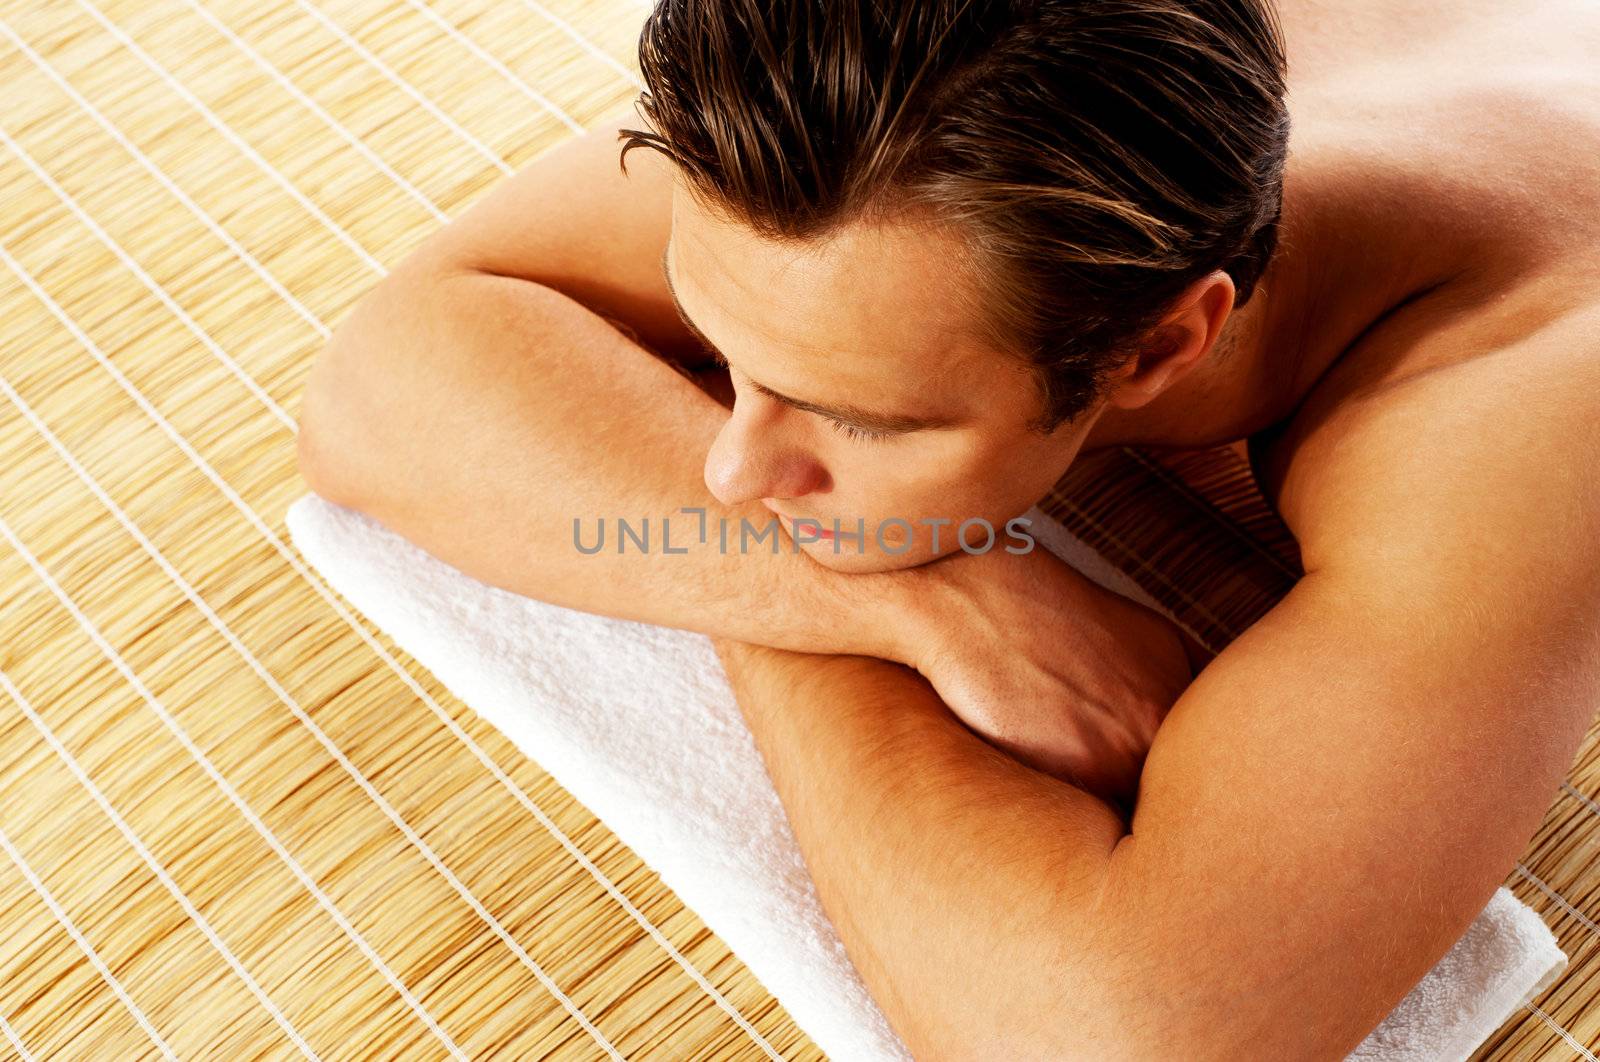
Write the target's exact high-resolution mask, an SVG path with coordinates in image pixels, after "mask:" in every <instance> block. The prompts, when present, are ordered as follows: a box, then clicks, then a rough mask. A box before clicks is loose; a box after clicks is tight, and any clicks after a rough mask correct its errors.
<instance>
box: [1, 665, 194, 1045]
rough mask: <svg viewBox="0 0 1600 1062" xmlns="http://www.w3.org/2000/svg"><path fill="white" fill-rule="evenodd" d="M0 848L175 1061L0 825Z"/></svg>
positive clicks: (8, 683) (8, 1028) (14, 1039)
mask: <svg viewBox="0 0 1600 1062" xmlns="http://www.w3.org/2000/svg"><path fill="white" fill-rule="evenodd" d="M0 686H4V687H5V688H6V689H7V690H8V691H11V692H12V694H13V696H15V690H16V687H15V686H13V685H12V684H11V680H10V679H9V678H7V677H6V674H5V672H3V671H0ZM18 703H21V701H20V700H19V701H18ZM0 848H4V849H5V850H6V855H8V856H10V857H11V861H12V862H13V863H15V864H16V865H17V869H18V870H20V871H22V876H23V877H24V878H26V879H27V880H28V884H29V885H32V886H33V891H34V892H36V893H38V894H39V899H41V900H43V901H44V903H45V906H46V907H48V908H50V913H51V914H53V915H55V916H56V921H57V922H60V923H61V928H62V929H65V930H66V931H67V935H68V936H70V937H71V938H72V939H73V940H74V941H76V942H77V945H78V947H80V948H82V949H83V953H84V954H85V955H87V956H88V957H89V961H90V962H91V963H93V964H94V968H95V969H96V970H98V971H100V976H101V977H103V978H105V982H106V984H108V985H110V986H111V991H113V992H115V993H116V994H117V998H118V999H120V1000H122V1005H123V1006H125V1007H127V1008H128V1013H129V1014H132V1015H133V1020H134V1021H136V1022H138V1023H139V1027H140V1028H141V1029H143V1030H144V1031H145V1032H147V1033H149V1034H150V1039H151V1040H153V1041H155V1045H156V1047H158V1048H160V1050H161V1053H162V1054H163V1055H165V1056H166V1057H167V1058H170V1059H172V1062H177V1060H178V1056H177V1055H175V1054H173V1053H172V1048H171V1047H168V1046H167V1042H166V1041H165V1040H163V1039H162V1038H161V1034H160V1033H159V1032H157V1031H156V1027H155V1026H154V1025H152V1024H150V1019H149V1018H147V1017H146V1016H145V1013H144V1011H142V1010H140V1009H139V1004H137V1003H135V1002H134V1001H133V997H132V996H130V995H128V990H127V989H125V988H123V987H122V982H121V981H118V980H117V978H116V975H115V974H113V973H112V972H111V968H110V967H109V966H107V965H106V964H105V961H104V960H103V959H101V958H100V954H99V952H97V951H95V950H94V945H93V944H91V943H90V942H89V938H88V937H86V936H84V935H83V933H82V931H81V930H79V929H78V927H77V926H76V925H75V924H74V923H73V921H72V918H71V916H69V915H68V914H67V912H66V909H65V908H63V907H62V906H61V904H60V903H59V902H57V900H56V898H55V897H54V896H53V895H51V893H50V890H49V889H48V888H46V887H45V883H44V881H43V879H41V878H40V877H39V875H38V874H35V873H34V871H33V868H32V867H30V866H29V865H28V861H27V860H26V859H24V858H23V856H22V853H21V852H20V851H18V850H17V847H16V845H14V844H12V843H11V838H9V837H7V836H6V831H5V830H4V829H0ZM6 1034H7V1037H8V1038H9V1039H10V1040H12V1042H13V1043H15V1044H16V1045H17V1047H18V1048H19V1049H20V1048H21V1046H22V1041H21V1040H20V1039H19V1038H18V1037H17V1036H16V1034H15V1033H13V1032H12V1031H11V1026H9V1025H7V1026H6ZM24 1053H26V1052H24Z"/></svg>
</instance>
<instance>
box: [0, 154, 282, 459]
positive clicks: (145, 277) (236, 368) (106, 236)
mask: <svg viewBox="0 0 1600 1062" xmlns="http://www.w3.org/2000/svg"><path fill="white" fill-rule="evenodd" d="M0 142H3V143H4V144H5V145H6V146H7V147H9V148H10V149H11V150H12V152H13V153H14V154H15V155H16V156H17V157H18V158H19V159H21V160H22V161H23V162H24V163H25V164H26V165H27V167H28V168H29V169H30V170H32V171H33V174H34V176H35V177H37V178H39V180H41V181H43V182H44V184H45V186H46V187H47V188H49V189H50V190H51V191H52V192H54V193H55V194H56V198H57V199H60V200H61V201H62V202H63V203H65V204H66V206H67V209H69V210H71V211H72V212H73V213H74V214H76V215H77V217H78V220H79V221H81V222H83V223H84V225H86V226H87V227H88V229H89V231H90V232H92V233H94V234H95V236H96V237H98V238H99V240H100V242H101V243H103V244H105V245H106V247H107V248H109V249H110V251H111V253H112V254H114V255H116V256H117V258H118V259H119V260H120V261H121V262H122V264H123V265H125V266H127V267H128V269H129V271H130V272H132V273H133V275H134V276H136V277H138V278H139V280H140V281H141V282H142V283H143V284H144V286H145V287H147V288H149V289H150V292H151V294H153V295H154V296H155V297H156V298H158V299H160V300H161V303H162V305H163V306H165V307H166V308H167V309H169V310H171V311H172V313H173V314H174V315H175V316H176V317H177V318H178V320H180V321H182V322H183V323H184V325H185V326H186V327H187V328H188V329H189V331H191V332H193V333H194V335H195V337H196V338H197V339H199V340H200V342H201V343H202V344H204V345H205V348H206V349H207V350H209V351H211V353H213V354H215V355H216V356H217V359H218V360H219V361H221V362H222V363H223V364H224V365H226V366H227V367H228V369H229V370H230V371H231V372H232V373H233V375H234V376H236V377H237V378H238V379H239V382H240V383H242V384H244V385H245V386H246V387H248V388H249V389H250V393H251V394H253V395H255V396H256V397H257V398H258V399H260V400H261V404H262V405H264V406H266V407H267V409H268V410H269V411H270V412H271V413H272V415H273V416H275V417H277V418H278V420H279V422H280V423H282V424H283V426H284V427H286V428H288V429H289V433H290V434H291V435H293V434H294V433H295V427H296V426H295V422H294V418H293V417H291V416H289V411H288V410H286V409H284V408H283V407H282V406H280V405H279V404H278V403H277V402H276V401H275V400H274V399H273V397H272V396H271V395H269V394H267V392H266V391H265V390H264V389H263V388H262V387H261V385H260V384H258V383H256V381H255V377H253V376H251V375H250V374H249V373H248V372H246V371H245V370H244V366H242V365H240V364H239V363H238V362H236V361H234V360H233V358H232V357H231V356H230V355H229V354H228V352H227V351H225V350H223V349H222V346H221V345H220V344H219V343H217V341H216V340H214V339H212V338H211V336H210V335H208V334H207V333H206V330H205V329H204V328H201V327H200V323H199V322H198V321H196V320H195V319H194V318H193V317H190V316H189V313H188V311H186V310H185V309H184V308H183V307H181V306H179V305H178V304H177V302H175V301H174V300H173V299H172V297H171V296H170V295H168V294H167V292H166V289H165V288H163V287H162V286H161V285H160V284H158V283H156V280H155V278H154V277H152V276H151V275H150V274H149V273H147V272H145V271H144V269H143V268H142V267H141V266H140V265H139V263H137V262H135V261H134V260H133V257H132V256H131V255H129V254H128V252H127V251H125V250H123V249H122V245H121V244H119V243H117V241H116V240H114V239H112V238H111V234H110V233H108V232H106V230H105V229H103V228H101V227H100V223H99V222H98V221H95V220H94V218H92V217H90V216H89V215H88V213H87V212H85V211H84V209H83V208H82V207H80V206H79V205H78V202H77V200H75V199H73V198H72V196H71V195H69V194H67V190H66V189H65V188H62V187H61V186H60V185H59V184H57V183H56V182H55V180H54V179H52V178H51V176H50V175H49V174H48V173H46V172H45V171H44V169H43V168H41V167H40V166H39V164H38V163H37V162H35V161H34V159H33V156H31V155H29V154H28V152H27V151H26V150H25V149H24V148H23V146H22V145H21V144H19V143H17V142H16V141H15V140H13V139H11V137H10V136H9V135H8V134H7V133H6V131H5V130H4V129H3V128H0Z"/></svg>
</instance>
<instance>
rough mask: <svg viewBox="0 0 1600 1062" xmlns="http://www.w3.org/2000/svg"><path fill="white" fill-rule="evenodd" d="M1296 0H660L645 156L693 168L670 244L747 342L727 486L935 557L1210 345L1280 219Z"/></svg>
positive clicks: (675, 270)
mask: <svg viewBox="0 0 1600 1062" xmlns="http://www.w3.org/2000/svg"><path fill="white" fill-rule="evenodd" d="M1268 2H1269V0H1235V2H1229V0H1142V2H1141V0H1110V2H1090V0H1075V2H1049V0H1045V2H991V3H972V2H958V0H897V2H889V3H886V2H883V0H875V2H874V0H828V2H827V3H819V2H816V0H810V2H807V0H794V2H787V3H782V4H769V3H763V2H758V0H661V2H660V3H658V4H657V6H656V8H655V10H654V11H653V12H652V13H651V15H650V17H649V19H648V20H647V22H646V24H645V28H644V31H643V33H642V35H641V39H640V46H639V58H640V66H641V69H642V71H643V73H644V75H645V79H646V85H647V90H646V92H645V93H643V94H642V95H641V97H640V101H639V107H640V108H641V110H642V111H643V113H644V114H645V116H646V117H647V118H648V120H649V121H648V124H649V127H650V128H648V129H646V130H634V129H628V130H623V132H622V136H623V137H624V138H625V139H626V140H627V143H626V144H625V146H624V148H623V155H624V156H625V155H626V153H627V151H628V150H630V149H631V148H634V147H639V146H647V147H651V148H654V149H656V150H659V151H661V152H663V153H664V154H666V155H667V156H668V157H669V158H671V159H672V160H673V161H674V162H675V163H676V173H677V177H678V180H677V187H676V190H675V193H674V205H673V236H672V241H671V244H670V245H669V247H668V249H667V254H666V256H665V258H664V267H665V268H667V269H668V271H669V276H670V279H671V282H672V286H673V289H674V292H675V294H676V296H677V298H678V299H679V301H680V304H681V306H682V308H683V311H684V314H685V316H686V317H687V318H688V319H689V320H690V321H692V323H693V324H694V325H695V326H696V327H697V328H698V329H699V330H700V331H701V332H702V333H703V334H704V336H705V337H706V339H707V340H708V341H709V342H710V343H711V345H712V346H713V347H714V348H715V349H717V350H719V351H720V352H721V353H722V354H723V355H724V356H725V357H726V359H727V360H728V362H729V364H730V375H731V377H732V380H733V383H734V386H735V388H736V391H737V395H738V400H737V403H736V406H735V411H734V414H733V416H732V417H731V418H730V420H729V422H728V424H727V426H726V427H725V428H724V430H723V431H722V433H721V434H720V435H719V436H718V438H717V440H716V443H715V445H714V446H713V448H712V450H711V453H710V454H709V455H708V459H707V463H706V481H707V484H708V486H710V487H711V489H712V491H713V493H715V494H716V495H717V496H718V498H720V499H721V500H723V501H724V502H727V503H730V504H732V503H737V502H742V501H751V500H755V499H761V500H763V501H764V502H765V503H766V504H767V505H768V507H769V508H771V509H773V510H774V511H776V512H779V513H781V514H783V515H786V516H790V517H804V518H815V519H819V520H821V521H822V522H823V525H824V526H825V527H828V526H831V522H832V520H833V519H834V518H838V519H839V521H840V522H841V524H842V525H843V527H844V528H845V530H846V531H852V530H854V529H855V528H856V526H857V523H856V521H857V518H864V519H865V521H866V525H867V530H868V534H867V541H866V543H865V549H866V552H865V554H864V555H863V554H861V553H860V552H858V549H859V547H860V544H859V543H858V540H856V539H853V538H845V539H841V540H840V542H839V544H838V551H837V552H835V549H834V546H833V545H832V544H831V543H829V542H826V541H824V542H819V543H816V544H812V545H809V546H808V547H807V548H808V550H809V551H810V552H811V554H812V556H813V557H815V558H816V559H817V560H819V561H820V562H822V563H824V564H827V565H829V566H831V567H835V568H840V569H843V570H871V569H883V568H895V567H905V566H907V565H910V564H916V563H921V562H924V561H926V560H929V559H932V557H934V556H936V555H938V554H944V553H948V552H951V551H952V550H953V549H955V548H956V541H955V539H954V535H953V530H952V529H953V526H954V524H956V523H959V522H961V521H963V520H967V519H969V518H982V519H984V520H986V521H988V522H989V523H990V524H991V525H992V526H994V527H995V528H996V529H997V530H1000V529H1002V528H1003V527H1004V524H1005V521H1006V520H1007V519H1009V518H1011V517H1013V516H1016V515H1018V514H1020V513H1022V512H1024V511H1025V510H1026V509H1027V508H1028V507H1029V506H1031V505H1032V504H1034V502H1036V501H1037V500H1038V499H1039V498H1040V497H1041V496H1042V495H1043V494H1044V493H1045V492H1046V491H1048V489H1049V488H1050V486H1051V485H1052V484H1053V483H1054V482H1055V480H1056V479H1058V478H1059V477H1060V475H1061V473H1062V472H1063V471H1064V470H1065V469H1066V467H1067V465H1068V464H1069V463H1070V462H1071V460H1072V458H1073V457H1074V456H1075V455H1076V453H1077V451H1078V449H1079V447H1080V446H1081V444H1082V442H1083V439H1084V437H1085V436H1086V435H1087V434H1088V432H1089V429H1090V428H1091V427H1092V426H1093V423H1094V421H1095V420H1096V419H1097V418H1098V417H1099V416H1100V415H1101V414H1102V413H1103V412H1105V410H1106V409H1107V408H1108V407H1110V406H1120V407H1124V408H1132V407H1135V406H1138V405H1142V404H1143V403H1145V402H1148V401H1150V400H1151V399H1153V398H1154V397H1155V396H1156V395H1157V394H1159V393H1160V392H1161V391H1162V390H1165V389H1166V388H1167V387H1169V386H1170V385H1171V384H1172V383H1173V382H1174V381H1176V380H1177V379H1178V378H1179V377H1181V376H1182V375H1183V374H1184V373H1186V372H1187V371H1188V370H1189V369H1191V368H1192V367H1193V366H1194V365H1195V364H1197V363H1198V362H1200V361H1202V360H1203V359H1204V357H1205V355H1206V354H1207V353H1208V352H1210V350H1211V349H1212V346H1213V344H1214V342H1215V340H1216V337H1217V335H1218V332H1219V331H1220V329H1221V327H1222V325H1223V323H1224V322H1225V321H1226V319H1227V317H1228V315H1229V313H1230V312H1231V311H1232V310H1233V309H1234V308H1236V307H1237V306H1241V305H1243V304H1244V303H1245V302H1246V301H1247V300H1248V299H1249V298H1250V296H1251V294H1252V293H1253V291H1254V289H1255V285H1256V281H1257V280H1258V278H1259V277H1260V275H1261V273H1262V272H1263V271H1264V269H1265V268H1266V265H1267V262H1268V260H1269V258H1270V257H1271V254H1272V251H1273V248H1274V244H1275V240H1276V233H1277V222H1278V217H1279V212H1280V208H1281V202H1282V180H1283V167H1284V161H1285V156H1286V152H1287V142H1288V132H1289V119H1288V112H1287V110H1286V108H1285V105H1284V99H1283V97H1284V93H1285V89H1286V86H1285V83H1284V69H1285V60H1284V55H1283V48H1282V41H1281V36H1280V32H1279V30H1278V27H1277V24H1276V21H1275V17H1274V15H1273V12H1272V10H1271V8H1270V7H1269V6H1268ZM868 413H872V414H876V417H868V416H866V415H865V414H868ZM830 415H832V416H830ZM863 432H868V433H871V432H876V433H878V434H880V435H882V436H883V437H880V438H874V437H871V435H870V434H868V435H864V434H862V433H863ZM891 518H899V519H901V520H904V521H907V522H908V523H910V524H911V525H912V526H913V527H914V528H915V533H914V535H913V537H912V539H911V540H909V541H907V542H904V543H902V544H896V543H895V541H894V535H895V532H894V531H893V530H892V529H891V530H890V531H887V532H886V533H885V537H886V540H887V541H888V542H889V548H888V550H887V551H885V550H883V549H880V544H879V542H878V541H877V540H876V536H875V530H876V527H877V525H879V524H880V523H881V522H882V521H886V520H889V519H891ZM933 518H947V519H950V520H951V521H952V524H951V525H950V526H947V527H945V528H944V529H943V531H942V532H941V534H940V542H939V545H938V549H937V550H934V549H933V546H932V528H931V527H929V526H928V525H927V524H926V523H925V522H924V521H926V520H929V519H933ZM973 536H975V537H973ZM973 536H969V541H971V542H972V544H973V545H979V544H981V541H982V536H981V534H978V533H977V532H976V531H975V532H974V533H973ZM996 548H998V546H997V547H996Z"/></svg>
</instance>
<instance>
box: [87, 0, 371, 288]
mask: <svg viewBox="0 0 1600 1062" xmlns="http://www.w3.org/2000/svg"><path fill="white" fill-rule="evenodd" d="M78 6H79V7H81V8H83V9H84V10H85V11H87V12H89V14H90V15H92V16H93V17H94V19H95V21H96V22H98V23H100V25H101V26H103V27H104V28H105V31H106V32H107V33H109V34H111V35H112V36H113V37H115V38H116V39H117V42H118V43H119V44H121V45H122V46H123V47H124V48H126V49H128V50H129V51H130V52H132V53H133V54H134V55H135V56H137V57H138V58H139V61H140V62H141V63H143V64H144V65H145V66H147V67H148V68H149V69H150V70H152V71H153V72H154V73H155V74H156V76H158V77H160V78H161V80H163V81H165V82H166V83H167V87H168V88H170V89H171V90H172V91H173V92H175V93H177V94H178V97H179V98H180V99H182V100H183V101H184V102H185V103H187V104H189V106H191V107H193V108H194V109H195V110H197V111H199V112H200V116H201V117H202V118H204V119H205V120H206V121H207V122H209V123H210V124H211V128H213V129H215V130H216V131H217V132H218V133H220V134H222V137H223V138H224V139H225V140H227V141H228V142H229V143H231V144H232V145H233V146H234V147H236V148H238V149H239V150H240V151H242V152H243V153H244V155H245V157H246V158H248V159H249V160H250V161H251V162H254V163H255V164H256V166H257V167H258V168H259V169H260V170H261V172H263V173H265V174H266V175H267V176H268V177H270V178H271V179H272V180H273V182H274V183H276V184H277V185H278V187H280V188H282V189H283V190H284V191H285V192H286V193H288V195H289V197H290V198H291V199H293V200H294V201H295V202H296V203H299V204H300V205H301V206H303V207H305V208H306V211H307V212H308V213H309V214H310V215H311V216H312V217H314V218H316V219H317V220H318V221H320V222H321V223H322V225H323V227H324V228H326V229H327V230H328V231H329V232H331V233H333V235H334V238H335V239H337V240H338V241H339V242H340V243H342V244H344V245H345V246H346V247H347V248H349V249H350V251H351V252H352V253H353V254H354V255H355V256H356V257H357V258H359V259H361V261H362V262H363V263H364V264H365V265H366V267H367V268H368V269H370V270H372V271H373V272H374V273H378V274H380V275H381V274H383V273H385V272H387V270H385V269H384V267H383V263H382V262H380V261H378V259H377V258H376V257H375V256H374V255H373V254H372V252H371V251H368V250H367V249H366V248H365V247H363V246H361V243H360V241H359V240H357V239H356V238H355V237H354V236H352V235H350V231H349V230H348V229H346V228H345V227H344V226H343V225H341V224H339V223H338V222H337V221H335V220H333V219H332V218H330V217H329V216H328V214H327V211H325V210H323V209H322V208H321V207H319V206H317V204H315V203H313V202H312V201H311V200H310V199H308V198H306V194H305V193H304V192H302V191H301V190H300V189H298V188H296V187H295V186H294V183H293V182H292V181H290V180H289V178H288V177H287V176H285V174H284V173H283V171H282V170H280V169H278V167H276V166H274V165H273V164H272V163H270V162H268V161H267V160H266V159H265V158H263V157H262V155H261V152H259V151H257V150H256V149H255V148H253V147H251V146H250V145H249V144H248V143H246V142H245V140H244V138H243V137H241V136H240V135H239V134H238V133H236V132H234V131H233V129H232V127H231V126H229V125H228V124H227V123H226V122H224V121H223V120H222V119H221V118H219V117H217V114H216V112H215V111H213V110H212V109H211V108H210V107H208V106H206V104H205V103H204V102H203V101H202V100H201V99H200V97H198V96H196V95H195V94H194V93H192V92H190V91H189V90H188V89H187V88H185V87H184V86H183V85H182V84H181V83H180V82H179V81H178V79H177V78H175V77H173V76H172V72H171V71H170V70H168V69H167V68H166V67H165V66H162V65H161V64H160V63H159V62H157V61H156V58H155V56H153V55H151V54H150V53H149V52H147V51H145V50H144V49H143V48H142V47H140V45H139V43H138V42H137V41H135V40H134V39H133V38H132V37H130V36H128V35H127V34H126V33H124V32H123V30H122V27H121V26H118V25H117V24H116V23H115V22H112V21H111V20H110V19H108V18H106V16H105V15H103V14H101V13H100V9H99V8H97V7H95V6H94V5H93V4H91V3H90V2H89V0H78Z"/></svg>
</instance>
